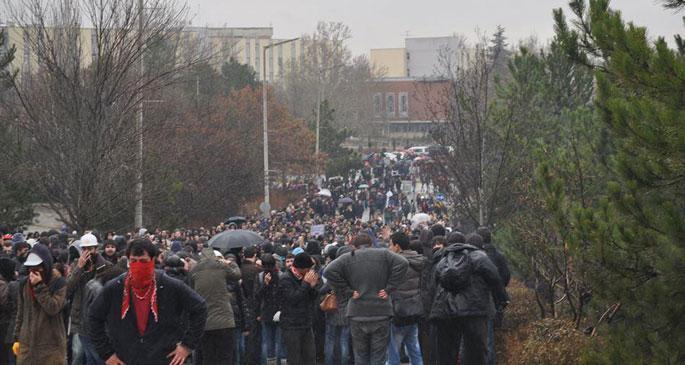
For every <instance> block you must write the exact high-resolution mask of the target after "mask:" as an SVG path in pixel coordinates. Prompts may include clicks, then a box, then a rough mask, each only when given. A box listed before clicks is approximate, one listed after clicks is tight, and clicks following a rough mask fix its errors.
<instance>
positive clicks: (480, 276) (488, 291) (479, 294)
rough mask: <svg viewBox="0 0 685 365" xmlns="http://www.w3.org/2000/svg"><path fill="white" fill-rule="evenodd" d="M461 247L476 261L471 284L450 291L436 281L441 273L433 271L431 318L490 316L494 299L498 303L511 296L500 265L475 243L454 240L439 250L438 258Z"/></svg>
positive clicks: (457, 250) (493, 310)
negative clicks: (474, 244)
mask: <svg viewBox="0 0 685 365" xmlns="http://www.w3.org/2000/svg"><path fill="white" fill-rule="evenodd" d="M460 251H465V252H467V254H468V255H469V258H470V260H471V263H472V265H473V266H472V267H473V271H472V274H471V284H470V285H469V286H467V287H466V288H464V289H462V290H461V291H459V292H458V293H451V292H448V291H447V290H445V289H444V288H443V287H442V286H441V285H440V284H439V283H438V282H437V277H438V275H437V274H438V273H437V272H435V271H434V272H433V275H432V286H433V292H434V293H435V294H434V299H433V306H432V308H431V312H430V319H431V320H437V319H445V318H455V317H485V316H489V317H491V316H493V315H494V312H495V308H494V306H493V299H494V300H495V302H496V303H498V304H499V303H503V302H506V301H507V300H508V298H507V294H506V292H505V291H504V286H503V285H502V281H501V280H500V278H499V274H498V273H497V268H496V267H495V265H494V264H493V263H492V261H490V259H489V258H488V255H487V254H486V253H485V251H483V250H480V249H478V248H477V247H475V246H472V245H468V244H462V243H455V244H452V245H450V246H448V247H446V248H444V249H443V250H440V251H438V252H436V254H435V257H434V259H435V262H438V261H439V260H441V259H442V258H444V257H446V256H447V255H450V254H452V253H459V252H460ZM436 270H437V268H436Z"/></svg>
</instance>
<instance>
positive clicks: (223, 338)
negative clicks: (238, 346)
mask: <svg viewBox="0 0 685 365" xmlns="http://www.w3.org/2000/svg"><path fill="white" fill-rule="evenodd" d="M234 352H235V329H234V328H222V329H219V330H211V331H205V334H204V336H202V342H201V343H200V354H199V356H198V361H197V365H219V364H233V363H234V362H235V359H234V358H233V356H234V355H235V354H234Z"/></svg>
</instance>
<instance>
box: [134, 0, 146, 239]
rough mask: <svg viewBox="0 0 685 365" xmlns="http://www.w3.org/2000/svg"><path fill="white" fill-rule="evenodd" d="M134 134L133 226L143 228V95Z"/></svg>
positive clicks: (140, 38)
mask: <svg viewBox="0 0 685 365" xmlns="http://www.w3.org/2000/svg"><path fill="white" fill-rule="evenodd" d="M143 12H144V10H143V0H138V47H140V53H141V54H140V77H139V78H138V92H139V93H141V94H142V91H143V90H142V87H143V76H144V75H145V71H144V69H143V67H144V60H145V57H143V26H144V22H143V14H144V13H143ZM136 133H137V137H138V156H136V157H137V158H136V160H137V161H136V162H137V166H136V191H135V199H136V208H135V219H134V226H135V228H137V229H139V228H142V227H143V95H140V100H139V101H138V119H137V121H136Z"/></svg>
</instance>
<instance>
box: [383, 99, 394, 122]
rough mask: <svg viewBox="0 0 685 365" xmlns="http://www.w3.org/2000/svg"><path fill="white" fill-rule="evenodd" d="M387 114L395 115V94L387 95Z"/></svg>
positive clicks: (389, 115)
mask: <svg viewBox="0 0 685 365" xmlns="http://www.w3.org/2000/svg"><path fill="white" fill-rule="evenodd" d="M385 115H387V116H388V117H394V116H395V94H386V95H385Z"/></svg>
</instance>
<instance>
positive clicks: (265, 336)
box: [260, 322, 285, 365]
mask: <svg viewBox="0 0 685 365" xmlns="http://www.w3.org/2000/svg"><path fill="white" fill-rule="evenodd" d="M267 359H268V360H270V363H276V361H277V362H278V363H280V360H281V359H285V352H284V351H283V340H282V338H281V329H280V327H278V324H277V323H274V322H262V356H261V360H260V362H261V364H262V365H266V363H267Z"/></svg>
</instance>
